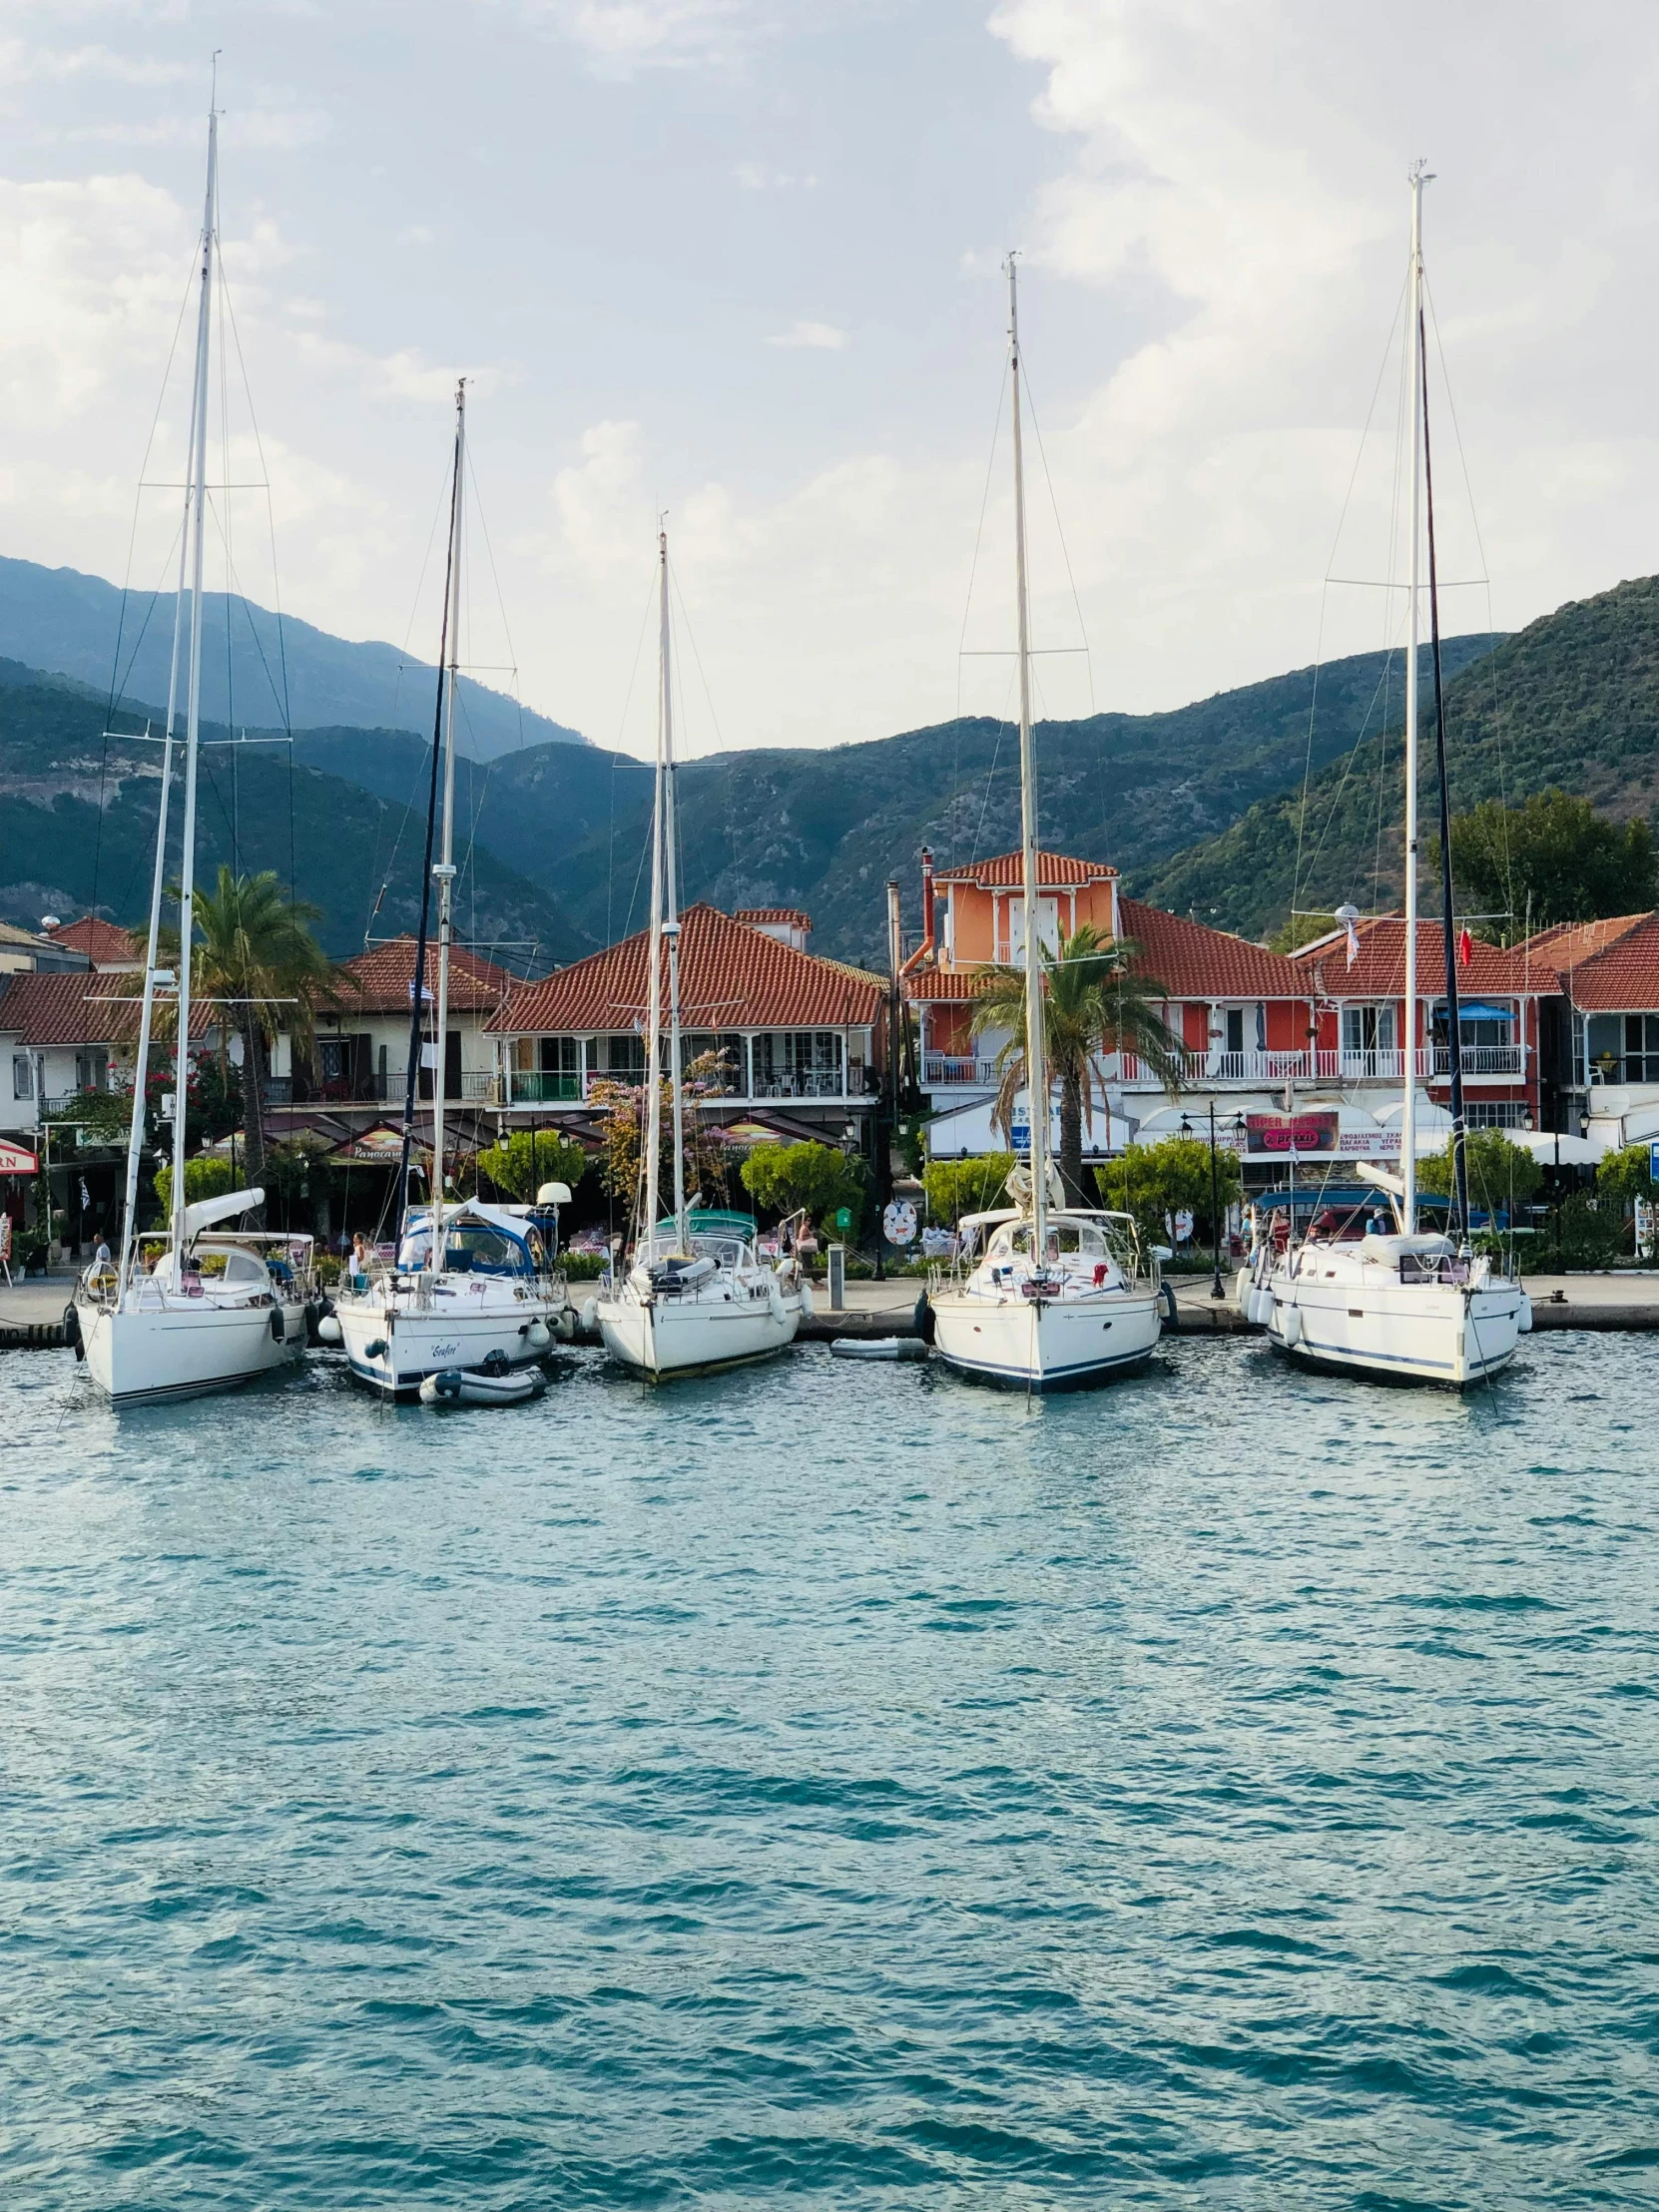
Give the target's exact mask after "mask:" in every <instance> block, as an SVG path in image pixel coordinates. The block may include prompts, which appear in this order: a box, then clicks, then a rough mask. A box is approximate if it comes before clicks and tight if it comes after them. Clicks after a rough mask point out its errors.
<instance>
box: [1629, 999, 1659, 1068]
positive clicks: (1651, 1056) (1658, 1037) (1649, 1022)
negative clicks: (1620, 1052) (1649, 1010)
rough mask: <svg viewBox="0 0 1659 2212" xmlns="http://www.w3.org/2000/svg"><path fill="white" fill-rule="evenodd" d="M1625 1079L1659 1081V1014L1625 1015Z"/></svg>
mask: <svg viewBox="0 0 1659 2212" xmlns="http://www.w3.org/2000/svg"><path fill="white" fill-rule="evenodd" d="M1624 1079H1625V1081H1626V1082H1627V1083H1659V1014H1626V1015H1625V1017H1624Z"/></svg>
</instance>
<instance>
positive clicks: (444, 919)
mask: <svg viewBox="0 0 1659 2212" xmlns="http://www.w3.org/2000/svg"><path fill="white" fill-rule="evenodd" d="M465 507H466V378H465V377H464V376H463V377H462V378H461V380H460V382H459V383H458V384H457V385H456V386H455V496H454V501H453V511H452V513H451V516H450V523H449V604H448V606H447V607H446V608H445V610H444V622H445V627H446V628H447V629H448V632H449V667H448V671H447V674H446V676H445V678H444V695H443V697H444V713H443V852H442V857H441V858H440V859H439V861H438V864H437V866H436V867H435V868H433V870H432V873H433V875H434V876H436V878H437V885H438V1003H437V1025H438V1035H437V1046H436V1054H437V1064H436V1066H435V1067H434V1068H433V1070H432V1257H431V1266H432V1268H433V1270H434V1272H435V1271H436V1270H437V1269H438V1268H439V1267H440V1266H441V1264H442V1259H443V1105H444V1099H443V1094H444V1091H445V1090H446V1089H447V1088H448V1078H449V939H450V933H451V929H452V926H453V915H452V911H451V909H452V907H453V903H454V891H455V687H456V685H457V684H458V683H459V682H460V665H461V516H462V513H463V511H464V510H465Z"/></svg>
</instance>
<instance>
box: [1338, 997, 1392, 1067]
mask: <svg viewBox="0 0 1659 2212" xmlns="http://www.w3.org/2000/svg"><path fill="white" fill-rule="evenodd" d="M1393 1049H1394V1009H1393V1007H1392V1005H1391V1004H1389V1005H1386V1006H1345V1007H1344V1008H1343V1051H1344V1052H1345V1053H1346V1054H1348V1055H1350V1056H1351V1057H1356V1058H1363V1057H1370V1056H1374V1055H1375V1054H1377V1053H1379V1052H1392V1051H1393Z"/></svg>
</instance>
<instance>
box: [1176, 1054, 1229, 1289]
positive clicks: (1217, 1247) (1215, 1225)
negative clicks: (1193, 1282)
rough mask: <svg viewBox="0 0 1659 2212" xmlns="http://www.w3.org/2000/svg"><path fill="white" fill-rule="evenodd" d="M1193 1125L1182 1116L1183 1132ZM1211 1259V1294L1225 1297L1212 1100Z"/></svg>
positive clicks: (1186, 1134)
mask: <svg viewBox="0 0 1659 2212" xmlns="http://www.w3.org/2000/svg"><path fill="white" fill-rule="evenodd" d="M1192 1133H1193V1125H1192V1123H1191V1122H1190V1121H1189V1120H1188V1119H1187V1117H1186V1115H1185V1114H1183V1115H1182V1116H1181V1134H1182V1135H1183V1136H1184V1137H1190V1136H1191V1135H1192ZM1210 1259H1211V1263H1212V1270H1213V1272H1212V1276H1211V1281H1210V1296H1211V1297H1212V1298H1225V1297H1226V1296H1227V1293H1226V1292H1225V1291H1224V1290H1223V1289H1222V1284H1221V1187H1220V1185H1219V1183H1218V1181H1217V1179H1216V1102H1215V1100H1214V1099H1213V1098H1212V1099H1211V1100H1210Z"/></svg>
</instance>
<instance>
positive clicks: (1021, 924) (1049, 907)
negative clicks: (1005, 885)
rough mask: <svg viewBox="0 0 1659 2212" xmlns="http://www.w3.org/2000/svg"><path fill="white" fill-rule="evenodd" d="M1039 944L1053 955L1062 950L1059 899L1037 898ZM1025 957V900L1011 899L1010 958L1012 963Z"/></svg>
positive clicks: (1009, 908)
mask: <svg viewBox="0 0 1659 2212" xmlns="http://www.w3.org/2000/svg"><path fill="white" fill-rule="evenodd" d="M1037 942H1038V944H1039V945H1040V946H1041V948H1042V949H1043V951H1044V952H1047V953H1049V954H1051V955H1052V954H1053V953H1056V952H1058V951H1059V949H1060V901H1059V900H1058V899H1057V898H1044V897H1043V896H1042V895H1041V893H1040V892H1039V894H1038V897H1037ZM1024 957H1025V900H1024V899H1023V898H1010V899H1009V901H1008V958H1009V961H1010V962H1011V963H1015V962H1018V961H1020V960H1023V959H1024Z"/></svg>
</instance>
